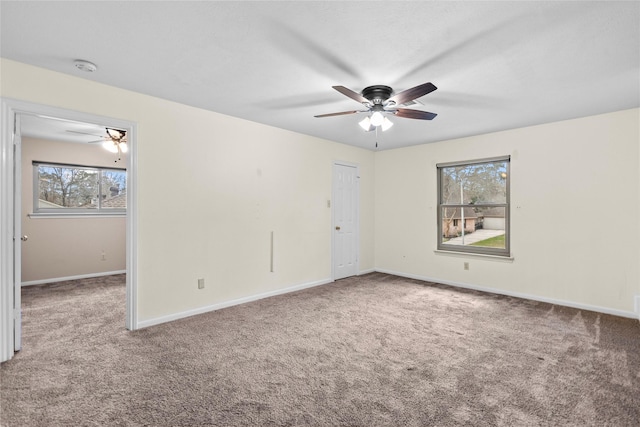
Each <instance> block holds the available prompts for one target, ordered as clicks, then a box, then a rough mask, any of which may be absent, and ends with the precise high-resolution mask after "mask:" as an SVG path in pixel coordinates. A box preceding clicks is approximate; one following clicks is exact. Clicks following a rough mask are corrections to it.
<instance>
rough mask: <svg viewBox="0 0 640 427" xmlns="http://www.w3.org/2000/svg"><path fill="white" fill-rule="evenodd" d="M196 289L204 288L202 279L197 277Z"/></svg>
mask: <svg viewBox="0 0 640 427" xmlns="http://www.w3.org/2000/svg"><path fill="white" fill-rule="evenodd" d="M198 289H204V279H198Z"/></svg>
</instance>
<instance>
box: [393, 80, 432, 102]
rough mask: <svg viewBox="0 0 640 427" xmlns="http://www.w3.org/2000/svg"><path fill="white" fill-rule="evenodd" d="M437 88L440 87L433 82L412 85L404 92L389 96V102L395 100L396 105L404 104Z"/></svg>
mask: <svg viewBox="0 0 640 427" xmlns="http://www.w3.org/2000/svg"><path fill="white" fill-rule="evenodd" d="M436 89H438V88H437V87H435V85H434V84H433V83H423V84H421V85H419V86H416V87H412V88H411V89H407V90H403V91H402V92H400V93H397V94H395V95H394V96H392V97H391V98H389V101H387V102H388V103H390V102H395V105H402V104H404V103H406V102H409V101H413V100H414V99H418V98H420V97H421V96H424V95H426V94H428V93H431V92H433V91H434V90H436Z"/></svg>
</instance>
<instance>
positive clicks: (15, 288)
mask: <svg viewBox="0 0 640 427" xmlns="http://www.w3.org/2000/svg"><path fill="white" fill-rule="evenodd" d="M2 113H3V114H2V122H3V123H2V124H3V126H2V129H3V130H2V140H1V144H2V145H1V148H2V154H3V156H2V158H1V159H0V161H1V163H2V164H1V166H2V173H1V174H0V188H2V196H0V218H1V221H0V234H1V237H2V239H1V245H0V252H1V255H2V257H1V258H2V266H1V267H2V272H1V273H0V280H1V282H0V306H1V307H0V308H1V309H2V312H3V314H2V315H1V316H0V332H2V338H1V339H0V341H1V342H0V346H1V348H0V361H5V360H8V359H10V358H11V357H13V354H14V352H15V351H18V350H20V348H21V298H20V296H21V288H22V283H23V280H22V256H21V255H22V245H23V244H27V243H28V242H29V237H28V235H27V234H24V233H23V232H22V219H23V217H24V216H25V215H27V213H29V214H33V212H32V211H31V210H29V211H26V212H24V209H23V206H25V204H23V200H22V198H23V197H22V190H23V184H24V183H23V181H24V179H23V177H25V174H26V176H27V177H29V176H32V177H33V178H34V180H38V179H39V177H38V174H36V173H32V172H31V171H25V170H23V169H24V166H23V162H22V148H23V139H24V138H25V136H26V137H27V138H34V139H38V138H39V139H43V140H50V141H52V142H51V145H54V143H55V144H58V143H62V141H65V143H66V144H77V146H78V147H84V148H87V145H88V144H92V143H95V144H96V145H101V144H97V143H102V142H103V141H102V139H104V140H105V141H104V142H108V140H111V142H113V138H108V137H109V133H108V130H109V129H115V130H117V131H118V132H119V133H116V135H117V136H119V138H120V141H119V142H124V143H126V145H127V146H126V147H125V148H124V149H125V150H127V151H128V152H127V154H126V156H123V153H122V151H121V150H122V147H117V148H118V150H117V152H114V153H111V154H113V155H114V157H113V166H110V167H105V168H104V169H105V170H108V171H113V172H114V173H113V175H114V176H117V175H118V173H117V172H118V171H121V170H125V171H126V184H125V185H126V187H125V193H124V194H120V193H119V194H118V195H117V196H120V199H121V200H122V199H124V200H126V202H125V206H126V210H124V212H122V211H121V212H120V215H121V217H122V216H124V222H125V225H124V234H125V237H124V241H125V245H124V246H125V254H124V269H119V272H125V273H126V316H125V317H126V318H125V319H124V320H125V325H124V326H125V327H126V328H127V329H129V330H135V329H138V322H137V309H136V307H137V304H136V298H135V296H136V293H137V292H136V288H137V280H136V278H137V275H136V250H135V248H136V233H135V230H136V229H135V224H136V221H135V218H136V212H137V205H136V168H135V166H136V154H137V149H136V148H137V147H136V143H135V138H136V125H135V123H132V122H127V121H123V120H119V119H113V118H108V117H103V116H97V115H92V114H87V113H81V112H76V111H70V110H64V109H59V108H55V107H49V106H43V105H39V104H32V103H26V102H22V101H16V100H7V99H3V100H2ZM125 135H126V137H125ZM56 147H58V148H59V147H62V145H60V144H58V145H57V146H56ZM105 148H106V147H105ZM93 151H96V150H93ZM43 156H44V154H43ZM54 157H55V156H54ZM58 159H60V158H59V157H58ZM40 160H43V159H40ZM50 163H51V162H50ZM63 163H64V162H63V161H61V162H60V164H63ZM69 163H76V162H69ZM89 163H91V162H89ZM107 163H108V162H107ZM57 166H59V165H57ZM71 166H72V165H66V166H61V168H62V169H65V168H66V169H70V168H71ZM74 166H77V165H74ZM90 166H97V165H90ZM76 169H77V168H76ZM98 169H99V168H87V169H86V170H85V171H84V172H85V175H91V174H90V173H89V174H87V173H86V172H88V171H91V172H93V171H95V170H98ZM33 170H35V169H33ZM120 175H122V174H121V173H120ZM33 182H34V181H30V182H29V185H31V186H33V188H37V186H34V183H33ZM36 182H38V181H36ZM96 185H97V186H98V187H99V186H100V185H101V183H97V184H96ZM115 187H117V185H115V184H114V183H111V185H110V186H109V189H107V190H105V191H104V192H105V193H109V194H108V195H106V197H111V198H112V199H113V198H115V196H114V190H113V189H114V188H115ZM36 191H37V190H35V189H34V190H33V194H34V195H35V193H36ZM87 191H88V192H91V191H93V190H87ZM119 191H120V189H119ZM85 196H86V195H85ZM122 196H124V197H122ZM86 197H88V196H86ZM98 197H99V198H101V197H102V196H101V195H99V194H98ZM106 197H105V199H106ZM29 202H33V204H34V205H39V204H40V203H42V205H43V206H44V208H43V209H41V211H42V212H40V215H41V216H40V219H39V220H38V221H40V222H41V224H42V223H43V222H42V221H46V220H45V219H42V218H45V217H46V216H47V215H46V214H47V213H48V214H49V215H50V216H51V217H58V218H60V217H66V218H69V219H70V220H73V218H74V217H83V216H84V215H83V214H89V215H91V214H94V215H95V214H96V212H95V211H94V209H95V208H94V207H92V206H90V204H91V203H95V205H96V206H103V207H104V208H105V210H104V211H103V212H101V213H100V214H101V215H102V216H103V217H109V216H110V214H111V216H114V217H115V216H117V215H114V214H115V211H112V212H109V211H108V210H107V209H106V203H102V202H103V200H99V199H96V200H86V201H78V202H75V205H74V206H61V207H60V208H58V209H62V210H64V211H65V212H64V213H62V214H61V213H58V212H55V211H56V210H58V209H54V207H57V206H58V205H61V203H60V202H58V201H54V200H53V199H52V200H51V201H49V200H47V201H44V202H40V201H39V200H38V197H37V196H34V198H33V199H32V200H30V201H27V204H29ZM112 202H115V201H114V200H112ZM65 203H67V202H65ZM112 204H115V203H112ZM83 208H86V209H87V210H86V211H85V212H82V209H83ZM34 210H35V209H34ZM89 211H91V213H89ZM100 214H98V216H100ZM103 253H104V258H105V260H104V261H106V260H107V254H106V252H104V251H103ZM112 255H115V254H112ZM120 265H122V264H120ZM72 276H73V275H72ZM54 278H60V277H55V276H54ZM61 278H63V279H69V278H72V277H65V276H63V277H61ZM32 282H33V281H32ZM44 282H46V280H45V281H44Z"/></svg>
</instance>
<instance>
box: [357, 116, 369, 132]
mask: <svg viewBox="0 0 640 427" xmlns="http://www.w3.org/2000/svg"><path fill="white" fill-rule="evenodd" d="M358 124H359V125H360V127H361V128H362V129H364V130H365V131H366V132H368V131H370V130H371V119H370V118H369V116H367V117H365V118H364V119H362V120H361V121H360V122H359V123H358Z"/></svg>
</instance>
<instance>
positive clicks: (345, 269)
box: [333, 163, 359, 280]
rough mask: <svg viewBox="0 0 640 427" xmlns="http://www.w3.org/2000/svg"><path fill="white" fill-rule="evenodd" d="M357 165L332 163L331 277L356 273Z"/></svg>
mask: <svg viewBox="0 0 640 427" xmlns="http://www.w3.org/2000/svg"><path fill="white" fill-rule="evenodd" d="M358 246H359V243H358V168H357V167H356V166H349V165H345V164H340V163H334V165H333V279H334V280H338V279H342V278H345V277H349V276H355V275H356V274H357V273H358Z"/></svg>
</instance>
